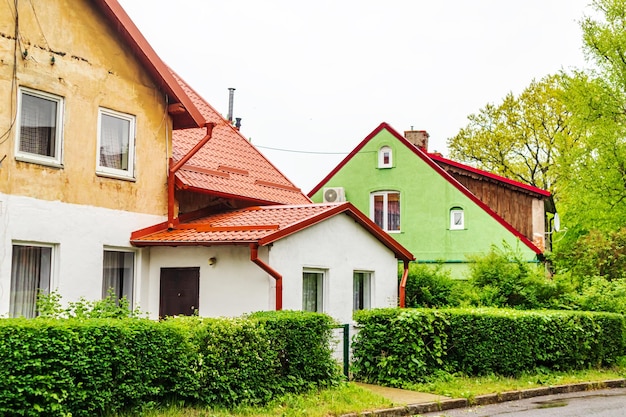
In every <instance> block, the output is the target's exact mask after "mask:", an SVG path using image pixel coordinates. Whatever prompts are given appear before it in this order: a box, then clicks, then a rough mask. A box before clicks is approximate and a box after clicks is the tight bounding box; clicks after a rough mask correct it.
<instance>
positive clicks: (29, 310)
mask: <svg viewBox="0 0 626 417" xmlns="http://www.w3.org/2000/svg"><path fill="white" fill-rule="evenodd" d="M51 266H52V248H50V247H40V246H21V245H13V258H12V262H11V294H10V300H9V315H10V316H11V317H20V316H23V317H28V318H32V317H35V316H36V315H37V311H36V305H37V295H38V294H39V292H40V291H41V292H43V293H44V294H48V293H49V292H50V272H51Z"/></svg>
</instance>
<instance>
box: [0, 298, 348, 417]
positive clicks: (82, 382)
mask: <svg viewBox="0 0 626 417" xmlns="http://www.w3.org/2000/svg"><path fill="white" fill-rule="evenodd" d="M55 299H56V298H55V297H53V298H52V299H51V300H50V299H48V301H46V302H48V303H49V305H48V306H46V307H45V308H47V309H49V310H48V311H49V312H48V313H46V314H50V315H53V312H54V311H56V307H54V305H55V303H56V301H58V299H56V301H55ZM44 304H45V303H44ZM42 305H43V304H42ZM81 305H82V304H81ZM89 305H90V306H91V305H92V304H89ZM109 307H111V306H110V305H109ZM120 308H125V306H123V305H122V306H121V307H120ZM105 310H106V309H105ZM71 311H72V314H76V317H72V318H69V319H53V318H49V317H47V318H46V317H40V318H38V319H34V320H27V319H3V320H0V392H2V393H3V394H2V395H1V396H0V415H25V416H36V415H54V416H70V415H71V416H74V417H77V416H98V415H108V414H112V413H117V412H121V411H124V410H135V411H138V410H145V409H146V407H148V408H149V407H151V406H156V405H157V404H162V403H177V404H182V403H186V404H198V405H200V404H202V405H211V406H217V407H231V406H234V405H246V404H248V405H259V404H264V403H267V402H268V401H269V400H270V399H272V398H273V397H275V396H276V395H277V394H282V393H300V392H303V391H305V390H307V389H310V388H312V387H318V386H320V387H321V386H328V385H331V384H334V383H336V382H337V381H338V380H339V379H340V373H339V370H338V368H337V367H336V364H335V362H334V360H333V358H332V355H331V351H330V348H329V346H330V334H331V330H330V329H331V328H332V326H333V322H332V320H331V319H330V318H328V317H327V316H323V315H315V314H313V313H311V314H305V313H302V315H298V314H296V313H284V314H282V313H281V312H276V313H274V315H273V316H272V315H267V316H263V315H262V314H261V315H259V316H258V317H257V318H255V319H245V318H238V319H202V318H198V317H181V318H175V319H169V320H166V321H162V322H155V321H151V320H147V319H140V318H124V319H111V318H105V319H103V318H88V316H89V315H90V314H103V311H102V310H101V309H100V308H95V309H93V310H89V312H88V313H86V312H84V311H83V309H82V307H81V308H80V309H78V310H76V309H72V310H71ZM76 311H80V313H76ZM94 311H95V313H94ZM107 311H108V310H107ZM126 311H127V312H128V310H127V309H126ZM83 313H84V314H83ZM63 314H65V311H64V312H63ZM104 314H106V315H109V312H107V313H104ZM127 314H128V313H127ZM281 326H282V333H280V332H281ZM279 333H280V334H279ZM305 337H306V339H304V338H305ZM292 338H293V339H294V340H293V341H291V339H292ZM296 338H302V339H296ZM318 343H319V344H320V345H321V347H320V346H317V344H318ZM285 360H287V361H288V366H287V369H286V370H285V362H284V361H285ZM282 378H286V379H288V380H289V381H288V382H283V381H281V379H282Z"/></svg>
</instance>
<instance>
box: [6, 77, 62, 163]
mask: <svg viewBox="0 0 626 417" xmlns="http://www.w3.org/2000/svg"><path fill="white" fill-rule="evenodd" d="M17 106H18V113H17V114H18V118H17V126H18V128H17V129H16V135H17V140H16V141H15V146H16V149H15V157H16V159H18V160H21V161H26V162H34V163H39V164H43V165H52V166H60V165H61V164H62V158H61V152H62V145H63V129H62V126H63V98H62V97H59V96H55V95H53V94H49V93H44V92H42V91H36V90H31V89H29V88H25V87H20V89H19V95H18V104H17Z"/></svg>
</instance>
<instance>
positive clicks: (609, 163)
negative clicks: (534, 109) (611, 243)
mask: <svg viewBox="0 0 626 417" xmlns="http://www.w3.org/2000/svg"><path fill="white" fill-rule="evenodd" d="M592 7H593V9H594V10H595V11H596V12H597V15H596V16H594V17H590V16H587V17H585V18H584V19H583V21H582V24H581V26H582V29H583V41H584V45H583V47H584V50H585V53H586V57H587V59H588V60H589V61H590V62H592V63H593V64H595V69H594V70H592V71H588V72H587V74H582V73H581V74H579V75H580V76H579V77H577V78H570V79H568V80H567V82H566V83H565V101H566V103H567V106H568V108H569V109H570V110H571V111H572V114H573V116H574V117H573V119H572V125H573V126H575V127H574V128H575V129H576V130H577V131H578V132H580V133H581V135H582V136H583V137H584V140H583V142H584V146H583V147H580V148H578V149H577V150H572V152H571V157H570V163H569V164H567V165H563V166H560V167H559V171H560V173H561V175H562V176H563V177H565V178H567V181H566V182H565V183H564V184H563V193H562V194H563V195H562V197H563V198H562V199H561V206H562V208H563V209H564V210H565V211H566V213H567V217H568V223H570V224H573V225H577V226H578V228H579V229H581V230H582V231H583V232H584V231H585V230H593V229H597V230H604V231H611V230H616V229H618V228H620V227H622V226H623V225H624V218H625V217H626V0H596V1H594V2H593V3H592Z"/></svg>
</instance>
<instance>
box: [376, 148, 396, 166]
mask: <svg viewBox="0 0 626 417" xmlns="http://www.w3.org/2000/svg"><path fill="white" fill-rule="evenodd" d="M392 165H393V154H392V152H391V148H390V147H389V146H383V147H382V148H380V149H379V151H378V168H391V166H392Z"/></svg>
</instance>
